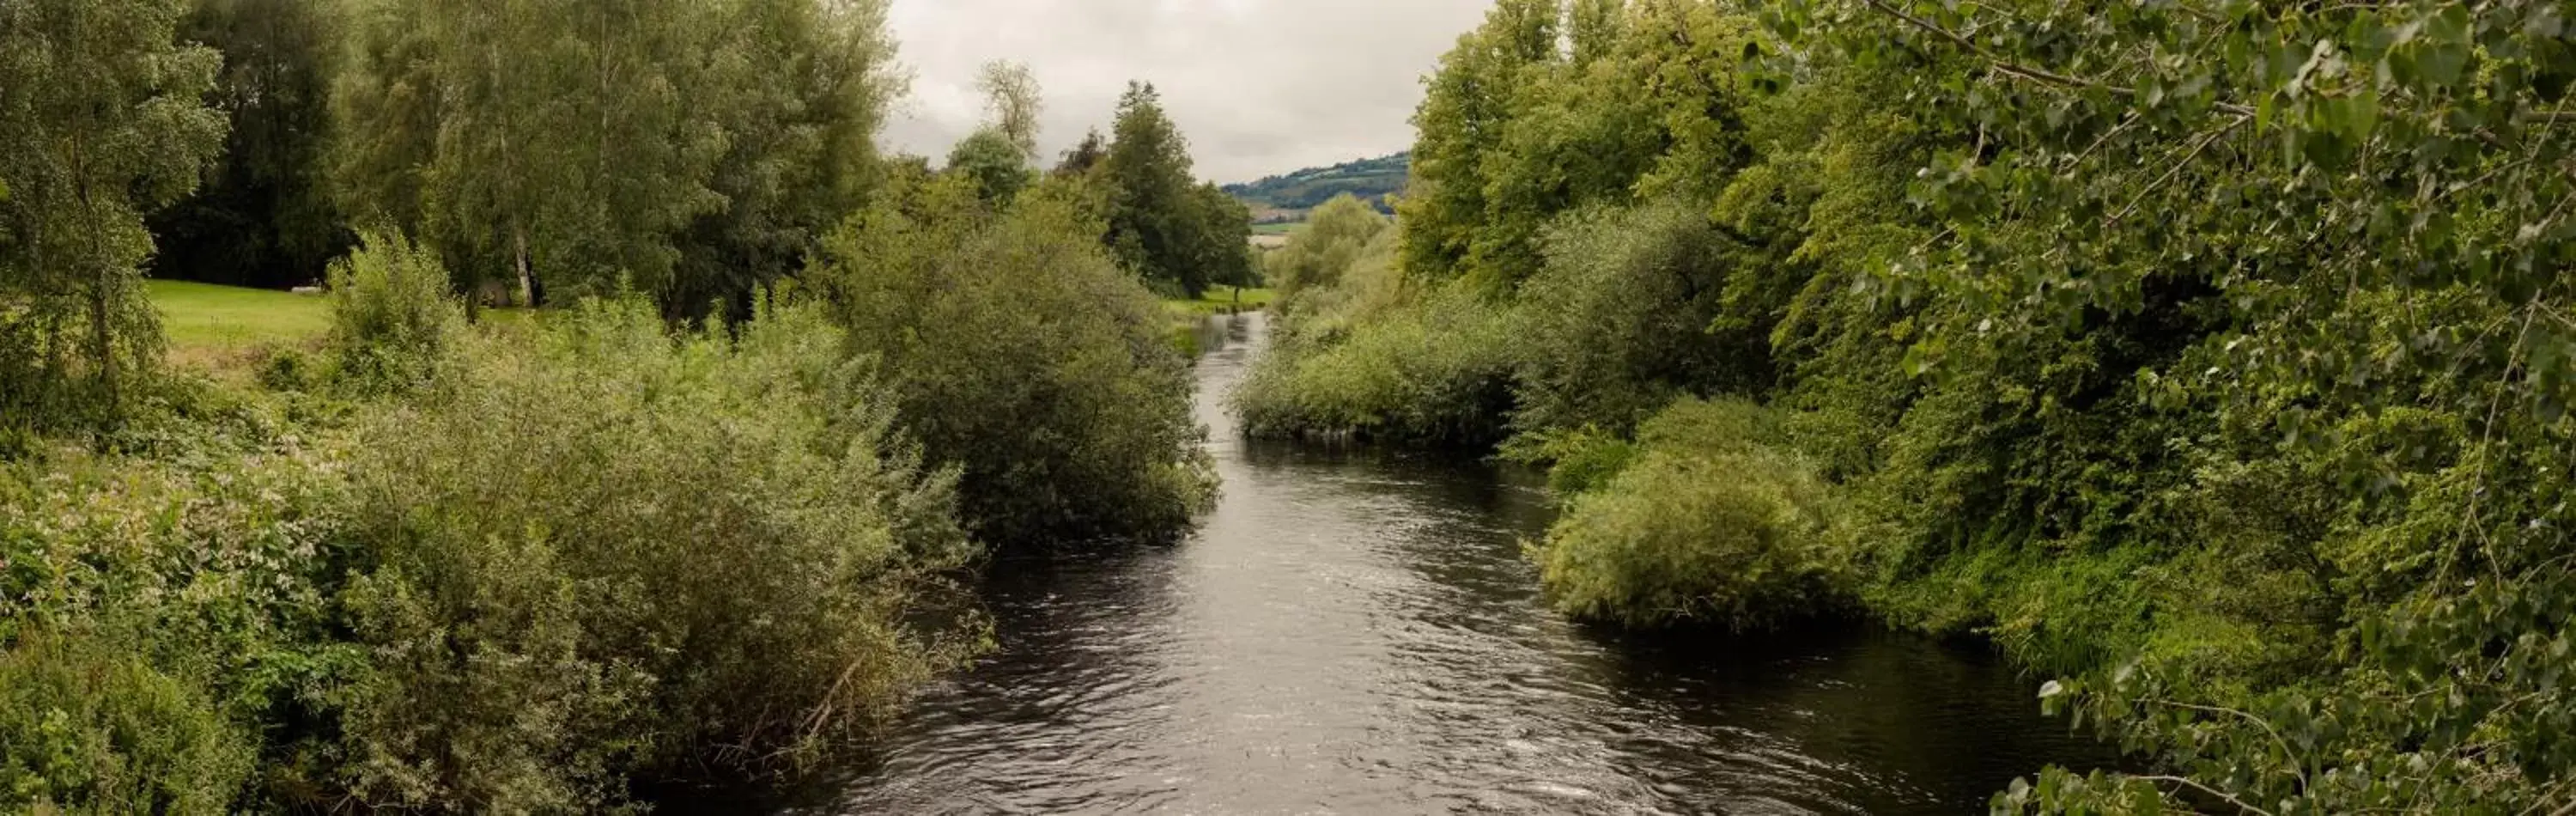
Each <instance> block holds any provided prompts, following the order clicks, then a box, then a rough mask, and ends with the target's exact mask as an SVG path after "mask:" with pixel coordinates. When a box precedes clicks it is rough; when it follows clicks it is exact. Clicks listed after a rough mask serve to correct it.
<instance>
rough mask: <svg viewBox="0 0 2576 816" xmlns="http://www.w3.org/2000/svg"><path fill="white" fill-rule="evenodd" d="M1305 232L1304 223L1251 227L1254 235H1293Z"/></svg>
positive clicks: (1295, 222)
mask: <svg viewBox="0 0 2576 816" xmlns="http://www.w3.org/2000/svg"><path fill="white" fill-rule="evenodd" d="M1305 231H1306V222H1304V221H1290V222H1288V223H1285V224H1254V225H1252V234H1254V235H1295V234H1297V233H1300V232H1305Z"/></svg>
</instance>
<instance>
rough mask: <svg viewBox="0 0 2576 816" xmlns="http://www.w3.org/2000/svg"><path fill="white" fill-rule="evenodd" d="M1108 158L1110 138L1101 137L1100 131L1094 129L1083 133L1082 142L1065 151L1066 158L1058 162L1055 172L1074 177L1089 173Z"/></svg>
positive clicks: (1059, 174)
mask: <svg viewBox="0 0 2576 816" xmlns="http://www.w3.org/2000/svg"><path fill="white" fill-rule="evenodd" d="M1108 158H1109V142H1108V140H1106V139H1102V138H1101V137H1100V131H1098V130H1093V131H1091V132H1090V133H1087V134H1084V135H1083V137H1082V142H1081V143H1079V144H1076V145H1074V146H1073V149H1071V150H1067V151H1065V152H1064V158H1063V159H1062V160H1060V161H1058V162H1056V165H1055V174H1056V175H1058V176H1072V177H1080V176H1085V175H1089V174H1090V173H1091V169H1092V168H1094V167H1098V166H1100V163H1101V162H1102V161H1104V160H1107V159H1108Z"/></svg>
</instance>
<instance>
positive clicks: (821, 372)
mask: <svg viewBox="0 0 2576 816" xmlns="http://www.w3.org/2000/svg"><path fill="white" fill-rule="evenodd" d="M1066 218H1067V216H1066V215H1064V214H1063V213H1062V212H1060V211H1056V210H1049V209H1047V208H1045V207H1043V206H1039V205H1036V204H1032V205H1031V206H1030V207H1027V208H1025V209H1014V210H1012V211H1010V212H1008V213H992V212H989V211H985V210H982V209H979V208H975V207H963V208H959V209H954V210H942V211H937V212H924V213H922V214H921V215H920V217H919V218H918V219H916V220H908V221H907V223H908V224H911V225H912V226H911V227H907V228H904V229H896V228H893V227H890V226H887V225H885V224H882V223H878V222H875V221H871V220H868V219H859V220H855V221H853V222H852V224H851V225H850V226H849V227H848V228H847V229H846V230H845V231H844V233H843V236H844V237H842V238H840V239H837V240H836V244H837V245H842V246H860V245H870V246H878V247H884V246H889V245H891V243H892V242H903V241H911V240H916V239H924V236H928V235H939V236H947V237H952V238H953V237H959V236H969V237H968V238H966V239H964V240H961V241H959V242H956V243H953V244H952V243H940V244H936V245H933V244H930V243H918V244H913V246H914V248H915V252H914V253H913V254H911V255H906V256H902V257H903V258H908V259H909V261H904V262H902V263H898V259H897V258H896V256H893V255H890V254H880V253H870V254H867V255H865V256H857V255H844V256H841V257H842V258H843V260H840V261H837V262H836V263H837V264H838V266H836V267H835V268H834V269H833V270H831V271H829V272H825V273H818V277H823V278H825V279H829V280H846V281H847V283H841V284H834V285H832V286H831V287H829V293H828V294H822V293H817V294H816V295H814V296H811V297H799V298H797V299H796V301H795V303H794V304H793V305H776V306H771V307H767V308H764V309H763V310H761V311H760V312H759V314H758V316H757V318H756V319H754V320H752V321H750V322H748V323H744V324H740V325H735V326H721V325H719V326H713V327H710V328H709V329H707V330H705V331H703V332H689V333H684V334H682V335H681V336H679V337H677V338H674V337H673V336H672V335H671V334H669V333H668V330H667V328H666V325H665V324H664V322H663V321H662V318H661V316H660V314H659V312H658V311H657V310H656V309H655V308H654V307H653V306H652V305H651V304H650V303H648V302H645V301H643V300H642V299H640V298H638V297H633V296H629V297H625V298H619V299H610V300H605V301H596V302H592V303H589V304H586V305H583V306H581V307H579V308H576V309H573V310H570V311H566V312H561V313H555V314H549V315H546V316H544V317H542V318H541V319H540V320H538V321H536V322H535V323H533V324H531V323H525V322H521V323H514V324H511V325H502V326H494V325H486V326H483V327H479V328H469V327H468V326H467V325H466V324H465V323H464V318H463V313H462V310H461V308H460V307H459V306H457V305H456V304H454V303H453V302H452V301H450V300H448V299H447V297H446V294H445V292H446V287H445V285H444V281H445V275H446V273H445V271H444V270H442V269H441V268H439V266H438V264H437V262H436V261H435V259H434V258H432V257H430V256H429V255H428V254H427V253H423V252H421V251H419V250H417V249H415V248H413V247H411V246H410V245H409V244H408V243H407V242H403V241H399V240H384V241H371V242H370V243H368V244H367V245H366V248H365V249H363V250H362V251H361V252H360V253H359V254H357V255H356V256H354V257H353V258H352V259H351V260H350V261H348V262H347V263H346V264H345V265H344V266H343V267H342V268H341V269H340V270H339V271H338V272H337V273H335V276H334V277H335V280H334V284H335V286H334V290H335V291H334V304H333V312H334V315H335V322H336V328H335V329H334V332H333V334H332V339H331V342H330V344H329V345H328V346H327V347H326V348H325V349H324V350H323V353H320V354H307V353H302V352H296V351H292V350H288V351H282V352H280V353H278V354H277V355H276V356H273V357H272V358H271V359H270V360H269V361H268V362H267V363H266V364H264V365H263V366H262V367H261V368H260V372H259V377H260V379H261V380H262V382H263V383H264V384H263V385H261V386H250V385H246V384H244V385H227V384H218V383H215V382H212V381H205V380H198V379H193V378H190V377H188V376H184V375H178V376H170V377H164V378H159V379H156V380H154V381H153V383H154V385H153V387H152V389H151V390H150V391H149V392H148V395H147V398H146V399H145V400H143V402H144V403H145V404H144V405H143V406H142V407H140V408H137V409H136V410H135V411H134V413H133V415H132V418H131V420H130V421H128V422H127V423H125V424H124V425H123V426H122V427H121V429H120V430H119V431H118V432H117V433H116V435H114V436H113V437H109V438H105V439H102V440H99V442H100V445H101V446H102V447H104V448H106V449H109V450H112V451H116V452H115V453H110V454H97V453H91V452H89V451H88V450H87V449H86V448H85V447H83V446H70V445H65V444H62V443H58V442H55V441H52V440H50V439H48V438H46V437H42V436H23V435H22V436H20V437H18V441H17V442H16V443H15V444H16V445H17V446H18V450H17V451H16V453H15V459H14V461H12V462H11V463H10V464H8V466H7V467H6V470H5V473H0V600H5V602H6V604H7V606H6V607H5V611H6V613H7V614H6V615H0V640H5V642H6V643H7V644H8V648H7V649H6V650H5V651H0V796H5V798H6V801H9V802H15V803H18V804H35V805H52V806H56V807H63V808H68V809H72V810H83V811H89V810H95V811H100V812H137V811H155V812H161V811H166V812H176V813H212V812H226V811H231V810H235V809H263V810H264V809H305V808H326V807H335V806H344V805H348V804H356V803H363V804H366V805H369V806H393V807H402V808H407V809H426V810H454V811H477V812H481V811H505V812H529V811H564V810H581V809H591V808H598V807H603V806H608V805H613V804H617V803H619V802H622V801H624V800H625V793H624V791H625V790H626V786H627V780H629V779H631V778H635V777H638V776H646V777H666V776H691V775H700V774H705V773H708V772H710V771H730V772H739V771H765V770H775V769H780V768H784V767H789V766H794V765H798V764H802V763H806V762H809V761H813V760H818V759H821V758H824V757H827V756H831V755H833V754H836V753H840V752H845V751H847V750H849V749H850V748H852V747H854V746H856V745H858V744H860V741H859V740H858V739H857V738H858V737H861V736H863V735H864V734H865V733H866V732H867V731H868V729H869V728H871V727H872V726H873V725H875V724H877V723H878V722H880V721H881V720H882V719H883V718H884V717H885V716H886V715H887V714H889V713H891V712H892V711H893V710H894V708H895V706H896V705H897V704H899V703H900V702H901V701H902V700H903V699H904V698H905V696H906V695H907V694H908V692H909V691H910V690H911V689H913V688H915V687H917V686H918V685H920V684H921V683H922V682H924V681H925V680H927V679H928V678H929V677H931V676H932V675H933V674H934V673H936V672H939V671H942V670H944V669H947V668H950V667H953V666H955V665H957V664H958V663H959V661H960V660H962V659H963V658H965V657H967V656H969V655H971V654H972V653H973V652H974V651H976V650H977V649H978V648H980V645H981V643H982V636H981V634H980V632H981V628H980V623H979V620H980V619H979V617H978V615H977V614H976V612H975V611H974V610H973V608H972V605H971V604H968V603H962V602H961V601H962V598H961V597H960V596H957V595H955V594H954V593H953V591H952V587H951V585H950V583H949V579H950V577H951V576H952V575H953V574H954V571H955V570H956V569H957V568H959V567H961V566H965V565H967V564H969V563H970V562H971V561H973V560H974V559H976V558H977V557H978V554H979V553H980V552H981V551H982V546H983V545H982V544H981V543H979V541H987V540H999V541H1011V542H1025V541H1028V540H1030V539H1029V538H1028V537H1041V536H1089V535H1100V534H1104V533H1113V532H1114V533H1124V534H1131V535H1145V536H1158V535H1168V534H1170V533H1171V532H1172V531H1174V530H1175V529H1176V528H1178V527H1180V526H1182V525H1185V524H1187V523H1188V519H1189V515H1190V514H1191V513H1192V512H1194V511H1195V510H1196V509H1198V508H1199V507H1200V506H1201V505H1202V504H1203V503H1204V502H1205V501H1206V499H1207V497H1208V496H1209V495H1210V491H1211V489H1212V487H1213V477H1212V476H1210V475H1209V474H1208V473H1207V470H1206V466H1205V464H1204V462H1203V460H1202V457H1203V454H1201V453H1200V452H1199V451H1198V448H1197V441H1198V433H1199V431H1198V430H1197V428H1196V427H1195V426H1194V425H1192V424H1191V423H1190V422H1189V414H1188V393H1189V391H1188V388H1189V386H1188V383H1187V382H1186V380H1184V379H1181V378H1180V376H1179V375H1180V372H1182V370H1183V367H1184V364H1183V361H1182V360H1181V359H1180V358H1179V356H1178V355H1177V354H1176V353H1175V352H1173V351H1172V350H1171V349H1170V348H1169V347H1168V345H1167V344H1166V341H1165V339H1164V336H1163V333H1164V331H1165V329H1166V326H1165V318H1164V316H1163V314H1162V310H1161V309H1160V308H1159V307H1158V306H1157V305H1156V304H1155V302H1154V301H1153V299H1152V298H1151V296H1150V295H1148V294H1146V292H1145V289H1144V287H1143V286H1142V285H1141V284H1139V283H1138V282H1137V281H1135V280H1134V279H1133V278H1131V277H1128V276H1126V275H1124V274H1121V273H1119V272H1118V271H1117V270H1116V269H1115V267H1114V266H1112V265H1110V264H1109V263H1108V262H1107V261H1106V260H1105V259H1103V258H1102V257H1101V256H1100V254H1099V250H1098V249H1097V245H1096V243H1094V242H1092V241H1091V240H1090V239H1089V238H1088V237H1087V233H1085V232H1084V231H1083V229H1082V226H1081V225H1079V224H1076V223H1070V222H1068V221H1067V220H1066ZM912 229H919V230H921V232H917V233H916V232H913V231H911V230H912ZM971 236H982V237H971ZM925 240H926V239H925ZM1039 260H1044V261H1045V262H1046V263H1038V262H1037V261H1039ZM856 264H869V265H871V266H869V267H867V268H865V269H864V270H861V269H859V268H857V267H855V266H854V265H856ZM1049 264H1052V265H1049ZM969 268H976V269H985V268H989V269H994V270H1008V271H1011V272H1014V273H1016V274H1013V275H1011V277H1010V280H1011V283H1012V285H1013V293H1014V297H1011V298H997V297H975V296H961V297H959V298H956V299H953V300H939V299H936V298H925V299H916V300H913V301H907V302H912V303H914V304H915V305H916V306H919V307H922V310H921V311H920V312H918V313H919V314H920V315H922V316H923V317H924V319H931V320H936V321H949V322H943V323H939V324H937V325H919V326H915V327H914V328H912V329H910V330H905V329H903V328H902V327H903V325H907V324H902V323H900V322H893V323H888V322H883V321H885V320H890V319H891V318H888V317H887V316H886V315H882V314H877V313H876V312H877V311H882V307H883V306H885V305H886V303H885V302H884V301H883V300H882V298H879V297H877V296H876V295H872V294H870V293H872V292H877V291H878V287H903V288H906V289H918V288H920V287H919V286H918V284H919V283H920V282H921V281H926V280H928V279H927V278H923V279H920V280H914V279H913V277H912V276H914V275H945V274H948V273H950V272H954V271H957V270H961V269H969ZM997 274H998V273H997ZM843 276H846V277H843ZM906 281H912V282H910V283H906ZM951 282H952V283H953V282H954V281H951ZM960 294H961V295H966V294H968V293H962V292H961V293H960ZM1104 304H1120V306H1119V308H1116V309H1107V308H1102V307H1103V305H1104ZM1029 308H1038V309H1043V310H1046V311H1047V312H1048V313H1052V314H1057V315H1061V317H1059V318H1058V319H1056V320H1052V321H1030V320H1023V319H1021V318H1023V317H1025V316H1026V313H1025V312H1022V311H1021V310H1022V309H1029ZM863 314H864V315H872V317H871V318H870V322H869V323H868V325H870V326H874V327H878V328H877V330H876V332H875V333H864V332H853V331H849V330H847V329H845V328H843V325H844V324H843V323H841V322H837V321H839V320H848V319H852V318H854V317H857V316H860V315H863ZM939 326H949V327H951V328H953V329H954V332H963V334H959V333H954V332H943V331H940V330H939V329H938V327H939ZM886 332H895V334H891V335H890V334H886ZM978 349H985V350H988V351H985V352H979V351H978ZM995 355H1004V356H1008V357H1009V358H1011V362H1009V363H1008V365H1011V366H1018V367H1020V368H1024V369H1026V370H1022V371H1019V372H1018V374H1017V375H1015V376H1008V377H994V376H977V375H989V374H992V372H993V371H996V370H999V369H998V368H985V369H975V368H972V367H973V366H978V365H981V366H988V367H998V366H1003V365H1005V362H1004V361H1003V360H1002V359H1001V358H1000V357H997V356H995ZM954 366H966V367H967V368H965V369H955V368H951V367H954ZM1014 370H1017V369H1014ZM1032 390H1035V391H1038V392H1043V393H1042V394H1040V395H1039V396H1030V395H1029V392H1030V391H1032ZM1057 393H1062V394H1086V395H1092V396H1094V397H1097V398H1100V399H1104V400H1115V401H1116V405H1117V407H1118V410H1117V411H1115V412H1103V411H1100V410H1092V409H1090V408H1086V407H1085V406H1091V405H1093V403H1087V402H1082V401H1079V400H1054V399H1049V398H1047V397H1045V396H1044V394H1057ZM1027 400H1037V403H1035V404H1031V403H1028V402H1027ZM1040 408H1045V409H1046V410H1039V409H1040ZM938 416H946V417H948V419H947V420H945V421H941V422H933V421H932V418H934V417H938ZM972 416H1009V417H1012V418H1013V423H1012V424H1009V425H1008V426H1007V427H1005V426H995V425H990V424H975V423H973V422H969V421H965V420H966V418H969V417H972ZM1024 434H1041V435H1043V438H1044V439H1045V440H1048V441H1049V442H1050V444H1052V445H1054V446H1053V447H1039V446H1033V445H1031V444H1027V443H1025V442H1023V441H1014V440H1023V439H1025V437H1024V436H1023V435H1024ZM916 440H918V441H916ZM991 450H1017V451H1020V452H1021V453H1022V454H1023V455H1021V456H1019V457H1016V458H1013V459H1012V460H1011V461H1012V462H1013V463H1015V464H1016V466H1015V467H1014V468H1009V469H1003V468H997V467H996V466H994V465H992V464H991V460H992V457H991V456H990V455H988V454H986V453H983V451H991ZM925 452H927V457H926V456H925ZM926 463H952V464H926ZM1068 474H1079V475H1080V478H1079V479H1073V478H1070V477H1069V476H1068ZM1056 480H1064V481H1061V482H1059V481H1056ZM961 488H962V492H961ZM961 508H962V512H961ZM970 528H972V529H977V530H983V531H987V534H986V535H985V536H982V537H970V535H969V533H968V530H969V529H970ZM1012 535H1015V536H1023V537H1022V538H1004V537H1001V536H1012Z"/></svg>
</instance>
